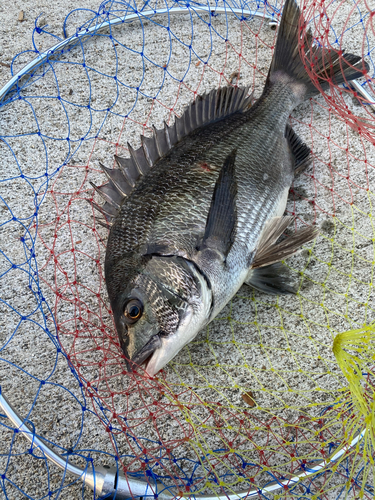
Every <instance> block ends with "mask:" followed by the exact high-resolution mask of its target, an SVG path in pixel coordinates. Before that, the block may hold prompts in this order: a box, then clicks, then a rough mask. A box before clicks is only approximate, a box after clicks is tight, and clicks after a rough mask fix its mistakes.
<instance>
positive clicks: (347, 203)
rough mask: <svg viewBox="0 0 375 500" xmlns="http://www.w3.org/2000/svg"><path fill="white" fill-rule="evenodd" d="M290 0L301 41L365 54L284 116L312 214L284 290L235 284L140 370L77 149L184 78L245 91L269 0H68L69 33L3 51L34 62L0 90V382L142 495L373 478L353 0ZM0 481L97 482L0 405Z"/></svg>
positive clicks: (189, 86) (21, 487) (147, 124)
mask: <svg viewBox="0 0 375 500" xmlns="http://www.w3.org/2000/svg"><path fill="white" fill-rule="evenodd" d="M300 5H301V10H302V12H303V14H304V17H305V19H306V21H307V23H306V26H305V27H304V29H311V32H312V36H313V39H314V43H318V44H320V45H322V46H325V47H327V48H330V49H331V50H336V51H341V54H342V57H343V58H345V52H352V53H354V54H358V55H362V56H363V57H364V58H365V60H366V61H367V62H368V63H369V66H370V69H369V72H368V73H367V74H364V77H363V79H361V80H359V81H357V83H356V87H355V88H352V87H350V88H349V87H348V86H346V87H343V86H340V87H337V86H334V85H331V88H330V91H329V92H327V93H325V94H324V95H319V96H318V97H316V98H313V99H310V100H309V101H307V102H305V103H303V104H302V105H300V106H299V107H298V108H296V109H295V110H294V112H293V115H292V116H291V118H290V123H291V125H292V126H293V128H294V129H295V130H296V132H297V133H298V134H299V136H300V137H302V138H303V140H304V141H305V142H306V143H307V144H309V145H311V149H312V156H313V163H312V165H311V166H310V167H309V169H308V170H306V171H305V172H304V173H302V174H301V175H299V176H298V177H296V179H295V182H294V184H293V186H292V189H291V191H290V196H289V201H288V205H287V213H288V214H290V215H294V216H295V217H296V219H295V226H296V227H299V226H302V225H306V224H308V225H312V224H316V225H317V226H319V227H320V229H321V232H320V235H319V237H318V238H317V240H316V241H315V242H314V243H312V244H310V245H308V246H306V247H305V248H304V249H303V251H302V252H301V253H299V254H298V255H297V256H295V257H293V258H292V259H289V260H288V261H286V262H285V265H286V266H288V267H289V268H290V270H291V272H292V274H293V276H294V277H295V278H296V279H297V280H298V281H299V289H298V293H297V295H296V296H283V297H274V296H268V295H265V294H261V293H260V292H258V291H254V290H252V289H250V288H248V287H245V286H244V287H242V288H241V289H240V291H239V293H238V294H237V295H236V296H235V298H234V299H233V300H232V301H231V302H230V303H229V304H228V305H227V306H226V308H225V309H224V310H223V311H222V313H221V314H220V315H219V317H218V318H216V319H215V320H214V321H213V322H212V323H211V324H210V325H209V326H208V327H207V329H206V330H205V331H202V332H201V333H200V334H199V336H198V337H197V338H196V339H195V340H194V341H193V342H191V343H190V344H188V345H187V346H186V347H185V348H184V349H183V350H182V351H181V352H180V353H179V354H178V356H176V357H175V358H174V359H173V361H172V362H170V363H169V365H168V366H167V367H166V368H165V369H164V370H162V372H160V373H159V374H158V375H157V377H155V378H154V379H149V378H146V377H145V376H144V375H143V373H142V370H140V371H139V373H133V374H129V373H127V372H126V367H125V363H124V359H123V354H122V351H121V349H120V346H119V342H118V338H117V334H116V331H115V327H114V323H113V319H112V317H111V311H110V308H109V301H108V297H107V294H106V289H105V282H104V272H103V262H104V255H105V248H106V239H107V236H108V230H107V229H106V228H105V227H102V226H101V225H100V224H98V217H97V215H98V214H97V212H96V211H95V210H94V205H93V203H92V202H96V203H100V201H99V200H98V198H97V195H96V194H95V193H94V191H93V188H92V186H91V184H90V182H94V183H95V184H97V185H100V184H103V183H104V182H105V180H106V179H105V178H104V174H103V173H102V171H101V170H100V168H99V166H98V165H99V162H103V163H104V164H105V165H107V166H109V167H111V166H115V162H114V156H113V155H114V154H117V155H119V156H128V155H129V149H128V142H129V143H130V144H131V145H132V146H133V147H137V146H138V145H139V144H140V136H141V134H145V135H146V136H147V135H150V134H151V133H152V126H153V125H154V126H156V127H157V128H161V127H162V124H163V122H164V121H166V122H167V123H173V121H174V120H175V117H176V116H180V115H181V113H182V111H183V109H184V107H185V106H186V105H187V104H189V103H190V102H191V101H192V100H193V99H195V98H196V96H197V95H202V94H204V93H205V92H207V91H209V90H211V89H212V88H217V87H219V86H223V85H239V86H245V85H247V84H251V86H252V89H253V90H254V92H255V97H256V98H257V97H259V95H260V94H261V92H262V89H263V85H264V82H265V78H266V76H267V72H268V68H269V65H270V61H271V57H272V51H273V47H274V44H275V40H276V33H277V31H275V29H274V28H275V27H276V24H277V21H278V19H279V17H280V14H281V10H282V4H281V3H279V2H271V3H268V2H264V3H262V2H242V3H239V2H235V1H233V2H231V1H221V2H216V3H214V2H211V3H206V4H200V3H198V2H187V1H186V2H169V3H160V2H148V3H145V4H142V5H138V6H137V5H136V4H133V3H132V4H128V3H126V2H125V1H117V2H115V1H111V2H104V3H102V4H101V5H100V6H99V8H98V10H97V12H95V11H89V10H83V9H81V10H79V9H78V10H75V11H73V12H71V13H70V14H69V15H68V16H67V18H66V21H65V23H64V33H65V35H66V36H68V35H69V36H70V37H71V39H70V42H69V44H65V45H64V44H63V45H62V46H61V47H59V46H57V48H54V49H52V50H50V51H49V52H48V54H47V55H46V56H42V54H41V51H42V49H41V48H40V46H39V43H43V44H45V45H47V46H51V45H52V44H56V43H60V42H59V40H56V38H57V37H56V35H52V34H49V33H48V32H47V29H43V28H41V27H39V26H38V24H36V28H35V30H34V33H33V50H32V51H29V52H28V51H27V52H25V53H22V54H20V55H19V56H17V57H16V58H15V59H14V61H13V63H12V70H13V72H14V73H16V72H17V71H18V69H19V68H20V67H22V66H23V65H24V64H26V63H28V62H29V61H31V60H32V59H33V58H35V57H37V56H38V55H39V56H40V60H39V63H38V64H37V65H34V66H33V67H32V68H31V69H30V71H28V72H24V74H23V75H22V76H20V77H19V78H17V79H16V81H15V83H14V85H13V86H11V87H10V88H9V89H8V92H7V93H6V94H5V95H4V94H3V95H2V100H1V109H0V111H1V123H2V137H1V139H2V140H1V142H0V151H1V163H2V167H1V179H0V180H1V182H0V196H1V198H0V200H1V204H0V228H1V236H0V242H1V243H0V245H1V247H0V251H1V254H0V255H1V260H0V262H1V264H0V283H1V285H0V293H1V299H0V308H1V325H2V328H1V331H0V339H1V341H0V345H1V347H0V385H1V394H2V395H4V396H6V398H7V399H8V401H9V402H10V403H11V404H12V406H13V407H14V408H16V409H17V411H18V412H19V414H20V415H21V416H22V419H24V422H25V423H26V425H27V426H28V428H29V429H30V432H31V433H34V435H35V436H37V437H38V438H40V439H41V440H42V441H43V442H45V443H46V444H48V445H49V446H50V447H51V448H52V449H53V450H54V451H56V452H57V453H59V454H60V455H62V456H63V457H64V458H65V459H69V461H70V462H72V463H74V464H76V465H77V466H79V467H81V468H82V469H84V470H86V471H90V470H92V469H93V468H94V467H95V466H98V465H109V466H115V467H117V468H118V470H119V471H120V472H121V473H122V474H124V475H125V476H126V477H127V478H128V480H129V484H130V483H131V480H132V479H134V478H138V479H143V480H144V481H147V482H148V484H149V487H148V490H147V494H146V495H145V496H147V497H150V498H152V497H154V498H157V497H158V496H160V495H161V494H163V493H166V492H167V493H169V494H170V495H172V496H176V497H181V496H191V497H194V495H198V494H206V495H212V496H229V495H232V494H235V493H238V494H240V493H241V496H244V492H246V491H249V492H250V491H251V492H252V494H253V495H254V496H257V497H259V498H296V499H297V498H300V499H302V498H308V499H318V498H319V499H333V498H335V499H336V498H373V496H374V477H373V472H374V471H373V463H374V462H373V455H374V447H373V445H374V444H375V443H374V423H375V422H374V366H373V365H374V359H375V357H374V356H375V349H374V335H375V334H374V329H373V328H372V322H373V321H374V320H375V303H374V299H373V272H374V264H375V252H374V248H375V245H374V242H375V230H374V226H373V214H372V204H373V200H374V189H375V188H374V186H375V170H374V167H375V153H374V145H375V132H374V126H375V119H374V115H373V112H374V109H373V107H372V106H371V100H373V101H375V97H374V92H373V82H372V80H371V78H372V77H373V76H374V63H373V59H372V54H373V50H374V48H375V15H374V12H373V11H372V10H373V9H374V5H371V4H370V3H369V2H366V1H364V0H359V1H358V2H354V1H353V0H343V1H341V0H338V1H332V2H324V1H312V0H304V2H302V3H301V4H300ZM177 11H178V12H177ZM249 11H251V13H250V12H249ZM130 19H131V20H132V22H130ZM105 23H107V24H105ZM301 40H302V39H301ZM300 50H301V54H302V55H303V54H304V53H305V52H304V50H305V48H304V46H303V44H302V43H301V47H300ZM305 59H306V67H307V70H308V71H309V72H310V74H311V77H312V79H314V74H315V73H314V61H311V60H308V58H307V57H305ZM363 90H364V91H366V92H367V94H363ZM366 96H368V97H366ZM266 139H267V138H265V140H266ZM87 200H88V201H87ZM297 476H299V479H296V477H297ZM0 485H1V487H0V492H1V493H0V497H1V496H2V495H3V497H4V498H9V499H14V498H25V497H26V498H33V499H34V498H35V499H37V498H38V499H39V498H80V497H82V498H96V497H97V496H96V493H95V492H94V493H93V492H92V491H91V490H90V489H89V488H83V486H82V482H81V481H80V480H78V479H77V478H75V477H73V476H71V475H69V473H68V472H67V471H64V470H60V469H59V468H57V467H56V466H55V465H54V464H52V463H51V462H50V461H49V460H48V459H47V457H46V455H45V454H44V452H43V451H42V450H41V449H40V447H38V446H36V445H34V444H33V443H31V444H30V442H29V441H27V440H26V439H25V437H24V435H23V433H21V432H18V430H17V426H15V425H14V424H12V423H11V422H10V420H9V419H8V418H6V415H5V413H2V412H1V411H0ZM274 485H276V486H278V488H273V486H274ZM271 486H272V488H273V489H272V488H271ZM130 490H131V485H130ZM132 496H133V497H137V494H135V493H133V494H132ZM138 496H139V495H138Z"/></svg>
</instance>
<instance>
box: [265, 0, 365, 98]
mask: <svg viewBox="0 0 375 500" xmlns="http://www.w3.org/2000/svg"><path fill="white" fill-rule="evenodd" d="M302 47H303V52H304V56H303V59H302V58H301V49H302ZM368 70H369V65H368V64H367V63H366V62H365V61H364V60H363V59H362V58H361V57H359V56H356V55H354V54H348V53H340V52H339V51H336V50H334V49H332V48H330V49H325V48H323V47H319V46H318V45H314V44H313V37H312V34H311V32H310V31H307V30H306V22H305V21H304V19H303V17H302V15H301V11H300V9H299V7H298V5H297V3H296V1H295V0H286V2H285V4H284V10H283V14H282V18H281V23H280V27H279V32H278V37H277V42H276V47H275V51H274V55H273V59H272V63H271V67H270V70H269V73H268V78H267V84H266V87H269V86H272V85H273V84H275V83H277V82H281V83H286V84H287V85H288V86H290V87H291V88H292V90H293V92H294V93H295V95H296V97H297V98H298V99H299V100H300V101H302V100H304V99H308V98H310V97H312V96H313V95H316V94H319V92H321V91H325V90H327V89H328V88H329V86H330V84H331V83H333V84H335V85H339V84H340V83H344V82H349V81H350V80H354V79H355V78H360V77H362V76H363V75H364V74H366V72H368Z"/></svg>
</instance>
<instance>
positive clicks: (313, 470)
mask: <svg viewBox="0 0 375 500" xmlns="http://www.w3.org/2000/svg"><path fill="white" fill-rule="evenodd" d="M0 391H1V386H0ZM0 408H1V409H2V410H3V411H4V413H5V414H6V416H7V417H8V418H9V420H11V422H12V423H13V424H14V426H15V429H14V431H15V432H21V433H22V434H23V435H24V436H25V437H26V438H27V439H28V440H29V441H30V442H31V444H32V445H33V447H34V448H39V449H40V450H41V451H42V453H43V454H44V455H45V456H46V457H47V458H48V459H49V460H51V461H52V462H53V463H54V464H55V465H57V466H58V467H60V468H61V469H63V470H64V471H66V472H68V473H70V474H73V475H74V476H75V477H76V478H77V479H80V480H81V481H82V482H83V483H84V484H85V485H86V486H89V487H90V488H91V489H92V490H93V491H94V492H95V493H96V495H98V496H99V497H101V496H104V495H109V494H116V498H117V499H118V500H125V499H127V498H129V497H144V496H148V495H150V493H151V489H152V486H151V485H150V484H148V483H147V482H146V481H142V480H140V479H135V478H131V477H126V476H124V475H122V474H121V473H120V472H119V470H118V469H117V468H114V467H94V465H93V467H92V469H93V470H92V471H88V470H86V469H83V468H81V467H77V466H76V465H74V464H72V463H71V462H69V459H68V458H64V457H62V456H61V455H59V454H58V453H56V452H55V451H53V450H52V449H51V448H50V447H49V446H48V445H47V444H46V443H44V442H43V441H41V440H40V439H39V438H38V437H37V436H36V435H35V430H34V431H31V430H30V429H29V428H28V427H27V425H26V424H25V420H24V419H22V418H21V417H20V415H19V414H18V413H17V412H16V411H15V410H14V408H13V407H12V406H11V405H10V404H9V402H8V401H7V399H6V398H5V396H4V394H3V393H2V391H1V392H0ZM365 433H366V429H364V430H363V431H362V432H360V433H358V434H357V435H356V436H355V437H354V439H353V440H352V441H351V443H350V444H346V445H345V446H343V447H342V448H341V449H340V450H339V451H337V452H336V453H334V454H333V455H332V456H331V457H330V458H328V459H327V460H323V461H321V462H319V463H318V464H316V465H315V466H314V467H308V468H307V467H306V468H305V469H304V470H303V471H302V472H301V473H299V474H296V475H295V476H293V477H291V478H289V479H284V480H282V481H272V482H271V483H269V484H268V485H267V486H265V487H264V488H256V487H253V488H251V489H248V490H245V491H242V492H240V493H234V494H230V495H228V494H225V495H214V496H211V495H194V497H195V498H199V499H200V500H225V499H227V500H238V499H239V498H251V497H255V496H257V495H259V494H265V493H273V492H276V491H277V490H280V489H282V488H285V487H289V488H290V487H293V486H295V484H297V483H299V482H300V481H301V480H303V479H305V478H307V477H309V476H312V475H313V474H317V473H319V472H321V471H322V470H323V469H325V468H326V467H327V466H328V465H330V464H331V463H333V462H336V461H337V460H339V459H340V458H341V457H342V456H343V455H344V454H345V453H347V452H349V451H350V450H351V449H353V448H354V447H355V446H356V445H357V443H358V442H359V441H361V440H362V438H363V437H364V435H365ZM154 488H155V490H156V491H157V492H158V498H159V499H160V500H171V499H172V498H176V495H175V494H173V493H170V492H169V491H168V489H167V488H166V487H165V486H164V485H163V484H161V483H157V482H156V484H155V486H154ZM159 492H160V493H159Z"/></svg>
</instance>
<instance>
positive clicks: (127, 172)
mask: <svg viewBox="0 0 375 500" xmlns="http://www.w3.org/2000/svg"><path fill="white" fill-rule="evenodd" d="M248 91H249V87H244V88H237V87H222V88H220V89H213V90H211V92H209V93H208V94H204V95H203V96H198V97H197V99H196V100H195V101H194V102H192V103H191V104H189V106H188V107H187V108H186V109H185V111H184V113H183V114H182V116H180V117H179V118H176V120H175V122H174V124H173V125H171V126H169V125H167V124H166V123H164V128H162V129H160V130H157V129H156V128H155V127H153V131H154V133H153V136H152V137H145V136H141V141H142V146H141V147H140V148H138V149H133V148H132V147H131V146H130V144H128V148H129V152H130V158H121V157H120V156H115V159H116V163H117V165H118V168H114V169H109V168H106V167H105V166H104V165H102V164H100V166H101V168H102V170H103V171H104V173H105V175H106V177H108V180H109V182H108V183H106V184H104V185H103V186H100V187H97V186H94V188H95V190H96V191H97V192H98V193H99V194H100V195H101V197H102V198H104V199H105V201H106V202H105V204H104V205H103V206H102V207H101V208H102V210H100V211H101V213H102V214H103V215H105V218H106V220H107V222H108V224H111V223H112V221H113V219H114V217H115V216H116V214H117V212H118V209H119V207H120V206H121V204H122V203H123V201H124V199H125V198H126V196H128V195H129V194H130V193H131V192H132V190H133V188H134V187H135V185H136V184H137V181H138V180H139V178H140V177H141V176H143V175H145V174H146V173H147V172H148V171H149V170H150V168H152V167H153V166H154V165H155V163H156V162H157V161H158V160H159V159H160V158H162V157H163V156H165V155H166V154H167V153H168V152H169V151H170V150H171V149H172V148H173V147H174V146H175V145H176V144H177V143H178V142H179V141H181V140H182V139H183V138H184V137H186V136H187V135H189V134H190V133H192V132H193V131H195V130H197V129H199V128H200V127H203V126H205V125H208V124H209V123H213V122H215V121H218V120H221V119H222V118H225V117H226V116H229V115H231V114H233V113H236V112H244V111H246V110H247V109H248V108H249V107H250V106H251V103H252V94H251V95H250V96H247V94H248ZM94 208H96V209H98V208H97V206H95V205H94ZM112 214H113V215H112Z"/></svg>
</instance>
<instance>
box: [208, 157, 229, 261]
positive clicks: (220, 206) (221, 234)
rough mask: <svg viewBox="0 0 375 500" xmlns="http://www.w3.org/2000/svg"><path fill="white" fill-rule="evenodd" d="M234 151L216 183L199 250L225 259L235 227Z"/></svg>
mask: <svg viewBox="0 0 375 500" xmlns="http://www.w3.org/2000/svg"><path fill="white" fill-rule="evenodd" d="M235 159H236V150H234V151H232V153H231V154H230V155H228V157H227V158H226V159H225V161H224V165H223V167H222V169H221V172H220V175H219V178H218V179H217V181H216V185H215V189H214V193H213V196H212V200H211V206H210V210H209V213H208V217H207V222H206V229H205V233H204V236H203V240H202V243H201V245H200V246H199V250H200V251H202V250H205V249H209V250H213V251H215V252H218V253H220V254H222V255H223V256H224V259H225V258H226V257H227V255H228V253H229V251H230V249H231V248H232V245H233V242H234V238H235V233H236V226H237V210H236V197H237V182H236V177H235V166H234V163H235Z"/></svg>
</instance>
